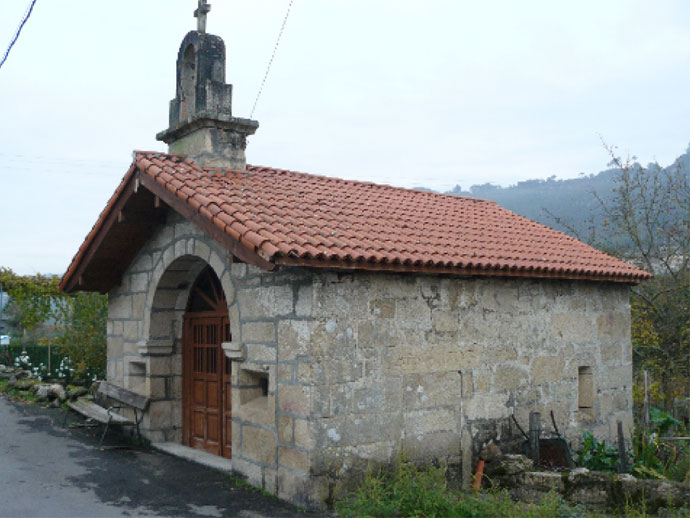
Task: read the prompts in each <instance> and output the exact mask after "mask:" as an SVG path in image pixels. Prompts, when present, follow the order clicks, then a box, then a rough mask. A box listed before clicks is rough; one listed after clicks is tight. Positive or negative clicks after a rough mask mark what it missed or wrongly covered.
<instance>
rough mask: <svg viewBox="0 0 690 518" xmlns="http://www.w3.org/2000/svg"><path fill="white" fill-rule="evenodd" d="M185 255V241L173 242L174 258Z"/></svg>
mask: <svg viewBox="0 0 690 518" xmlns="http://www.w3.org/2000/svg"><path fill="white" fill-rule="evenodd" d="M184 255H187V240H186V239H178V240H177V241H175V257H182V256H184Z"/></svg>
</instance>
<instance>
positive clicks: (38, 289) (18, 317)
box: [0, 267, 59, 337]
mask: <svg viewBox="0 0 690 518" xmlns="http://www.w3.org/2000/svg"><path fill="white" fill-rule="evenodd" d="M58 282H59V279H58V278H57V276H54V275H53V276H43V275H40V274H38V275H31V276H22V275H17V274H15V273H14V272H13V271H12V270H11V269H9V268H5V267H0V288H1V289H2V290H3V291H5V292H7V294H8V295H9V297H10V302H9V304H8V306H7V308H6V312H7V313H8V315H9V316H10V321H11V323H12V324H13V326H14V327H16V328H19V334H20V335H24V336H26V335H28V336H30V337H33V336H34V335H35V333H36V331H37V330H38V328H39V327H40V326H41V325H42V324H44V323H45V322H46V321H48V320H50V319H51V318H53V317H54V309H55V303H56V301H57V299H58V297H59V293H58V289H57V287H58Z"/></svg>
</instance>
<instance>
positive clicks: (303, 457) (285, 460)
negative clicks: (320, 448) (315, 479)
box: [278, 446, 309, 473]
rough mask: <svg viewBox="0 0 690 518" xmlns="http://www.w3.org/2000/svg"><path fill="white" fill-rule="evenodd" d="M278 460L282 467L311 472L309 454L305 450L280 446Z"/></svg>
mask: <svg viewBox="0 0 690 518" xmlns="http://www.w3.org/2000/svg"><path fill="white" fill-rule="evenodd" d="M278 461H279V463H280V465H281V466H282V467H285V468H290V469H294V470H298V471H302V472H304V473H308V472H309V454H308V453H306V452H304V451H301V450H297V449H295V448H289V447H286V446H281V447H280V448H278Z"/></svg>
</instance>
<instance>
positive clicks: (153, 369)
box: [146, 356, 172, 376]
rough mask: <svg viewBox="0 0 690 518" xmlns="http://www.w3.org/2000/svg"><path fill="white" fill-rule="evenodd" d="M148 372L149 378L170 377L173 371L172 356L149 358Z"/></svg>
mask: <svg viewBox="0 0 690 518" xmlns="http://www.w3.org/2000/svg"><path fill="white" fill-rule="evenodd" d="M146 370H147V372H148V374H149V376H168V375H170V374H171V371H172V360H171V358H170V356H149V357H148V358H147V367H146Z"/></svg>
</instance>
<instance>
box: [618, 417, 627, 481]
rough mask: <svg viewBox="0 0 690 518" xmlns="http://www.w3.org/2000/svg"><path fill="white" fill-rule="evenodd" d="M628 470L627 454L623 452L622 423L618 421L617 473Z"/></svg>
mask: <svg viewBox="0 0 690 518" xmlns="http://www.w3.org/2000/svg"><path fill="white" fill-rule="evenodd" d="M627 472H628V456H627V454H626V453H625V438H624V437H623V423H622V422H621V421H618V473H627Z"/></svg>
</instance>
